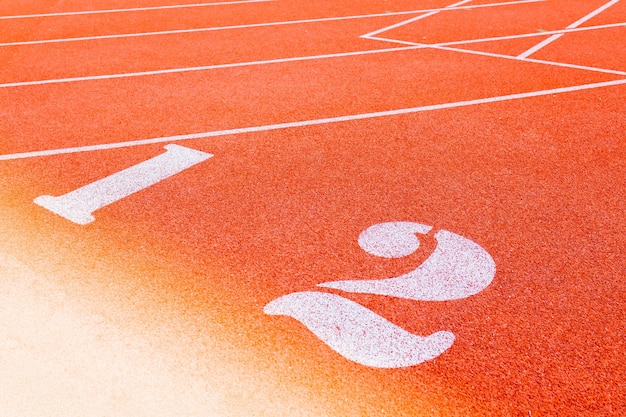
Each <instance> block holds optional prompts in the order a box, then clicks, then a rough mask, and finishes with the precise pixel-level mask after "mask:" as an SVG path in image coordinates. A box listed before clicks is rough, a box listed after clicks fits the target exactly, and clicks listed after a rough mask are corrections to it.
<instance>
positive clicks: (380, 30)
mask: <svg viewBox="0 0 626 417" xmlns="http://www.w3.org/2000/svg"><path fill="white" fill-rule="evenodd" d="M470 1H472V0H462V1H460V2H458V3H454V4H451V5H449V6H446V9H450V8H453V7H457V6H462V5H463V4H465V3H469V2H470ZM438 13H439V11H436V12H429V13H426V14H423V15H420V16H415V17H413V18H411V19H408V20H404V21H402V22H399V23H396V24H394V25H391V26H387V27H384V28H382V29H378V30H375V31H373V32H370V33H366V34H365V35H362V36H361V37H362V38H366V39H367V38H369V37H371V36H376V35H378V34H380V33H383V32H387V31H389V30H392V29H396V28H399V27H402V26H405V25H408V24H409V23H413V22H417V21H418V20H422V19H425V18H427V17H430V16H434V15H436V14H438Z"/></svg>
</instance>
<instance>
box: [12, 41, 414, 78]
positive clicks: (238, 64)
mask: <svg viewBox="0 0 626 417" xmlns="http://www.w3.org/2000/svg"><path fill="white" fill-rule="evenodd" d="M422 48H424V47H423V46H409V47H406V48H385V49H370V50H367V51H355V52H341V53H337V54H324V55H309V56H301V57H293V58H278V59H269V60H265V61H250V62H235V63H229V64H216V65H205V66H201V67H186V68H172V69H165V70H154V71H142V72H129V73H123V74H107V75H91V76H86V77H73V78H59V79H50V80H37V81H20V82H14V83H6V84H0V88H14V87H26V86H33V85H45V84H62V83H72V82H79V81H96V80H111V79H117V78H130V77H143V76H148V75H163V74H177V73H182V72H192V71H208V70H215V69H223V68H236V67H247V66H254V65H268V64H281V63H285V62H298V61H310V60H316V59H330V58H341V57H350V56H359V55H370V54H382V53H387V52H396V51H409V50H413V49H422Z"/></svg>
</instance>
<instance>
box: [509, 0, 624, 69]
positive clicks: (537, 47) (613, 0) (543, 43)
mask: <svg viewBox="0 0 626 417" xmlns="http://www.w3.org/2000/svg"><path fill="white" fill-rule="evenodd" d="M618 2H619V0H611V1H610V2H608V3H606V4H605V5H603V6H602V7H599V8H598V9H596V10H594V11H593V12H591V13H589V14H588V15H586V16H584V17H582V18H581V19H579V20H577V21H576V22H574V23H572V24H571V25H569V26H568V27H567V29H573V28H577V27H578V26H580V25H582V24H583V23H585V22H586V21H588V20H590V19H592V18H593V17H595V16H597V15H598V14H600V13H602V12H603V11H605V10H606V9H608V8H609V7H611V6H613V5H614V4H616V3H618ZM561 36H563V34H562V33H559V34H556V35H552V36H550V37H549V38H547V39H544V40H543V41H541V42H539V43H538V44H537V45H535V46H533V47H532V48H530V49H528V50H527V51H525V52H522V53H521V54H519V55H518V56H517V57H518V58H528V57H529V56H531V55H532V54H534V53H535V52H537V51H539V50H540V49H542V48H544V47H545V46H547V45H549V44H551V43H552V42H554V41H555V40H557V39H559V38H560V37H561Z"/></svg>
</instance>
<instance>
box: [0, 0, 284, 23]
mask: <svg viewBox="0 0 626 417" xmlns="http://www.w3.org/2000/svg"><path fill="white" fill-rule="evenodd" d="M269 1H274V0H236V1H221V2H214V3H193V4H176V5H169V6H151V7H131V8H127V9H107V10H85V11H80V12H57V13H38V14H22V15H13V16H10V15H9V16H0V20H8V19H32V18H41V17H60V16H79V15H88V14H104V13H127V12H146V11H151V10H168V9H185V8H192V7H210V6H225V5H230V4H245V3H264V2H269Z"/></svg>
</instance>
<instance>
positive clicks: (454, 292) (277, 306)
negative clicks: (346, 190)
mask: <svg viewBox="0 0 626 417" xmlns="http://www.w3.org/2000/svg"><path fill="white" fill-rule="evenodd" d="M430 230H431V227H430V226H426V225H423V224H419V223H410V222H390V223H381V224H377V225H374V226H371V227H369V228H368V229H366V230H365V231H364V232H363V233H361V235H360V237H359V240H358V242H359V245H360V246H361V248H362V249H363V250H365V251H366V252H368V253H370V254H372V255H376V256H381V257H386V258H398V257H403V256H407V255H409V254H411V253H412V252H414V251H415V250H417V248H418V247H419V239H418V238H417V236H416V233H418V234H426V233H428V232H429V231H430ZM435 239H436V240H437V247H436V249H435V250H434V251H433V253H432V254H431V255H430V256H429V257H428V259H426V261H424V263H422V264H421V265H420V266H419V267H417V268H416V269H414V270H413V271H411V272H409V273H407V274H404V275H402V276H399V277H393V278H387V279H378V280H354V281H334V282H326V283H322V284H319V285H318V286H319V287H325V288H332V289H335V290H340V291H344V292H350V293H361V294H378V295H386V296H391V297H398V298H405V299H409V300H417V301H448V300H457V299H461V298H466V297H469V296H471V295H474V294H476V293H478V292H480V291H482V290H483V289H485V288H486V287H487V286H488V285H489V284H490V283H491V281H492V280H493V277H494V276H495V272H496V266H495V263H494V261H493V259H492V258H491V256H490V255H489V253H487V251H485V250H484V249H483V248H482V247H480V246H479V245H478V244H476V243H474V242H472V241H471V240H469V239H466V238H464V237H462V236H459V235H457V234H455V233H452V232H448V231H446V230H439V231H438V232H437V233H436V234H435ZM264 311H265V313H266V314H271V315H284V316H290V317H292V318H294V319H296V320H298V321H299V322H300V323H302V324H303V325H304V326H306V327H307V328H308V329H309V330H310V331H311V332H313V334H315V335H316V336H317V337H318V338H319V339H320V340H322V341H323V342H324V343H325V344H326V345H328V346H329V347H330V348H331V349H333V350H334V351H336V352H337V353H339V354H340V355H342V356H343V357H345V358H347V359H349V360H351V361H354V362H357V363H359V364H362V365H366V366H371V367H376V368H400V367H406V366H413V365H417V364H419V363H422V362H425V361H428V360H431V359H434V358H436V357H437V356H439V355H441V354H442V353H443V352H444V351H446V350H447V349H448V348H450V347H451V346H452V344H453V342H454V334H453V333H452V332H450V331H446V330H442V331H438V332H436V333H433V334H431V335H429V336H418V335H414V334H412V333H410V332H408V331H406V330H405V329H403V328H401V327H400V326H398V325H396V324H394V323H392V322H390V321H388V320H387V319H385V318H384V317H382V316H380V315H379V314H377V313H375V312H373V311H371V310H370V309H368V308H366V307H364V306H362V305H360V304H358V303H356V302H354V301H351V300H348V299H346V298H344V297H341V296H339V295H335V294H330V293H323V292H315V291H307V292H297V293H292V294H288V295H285V296H282V297H280V298H278V299H276V300H274V301H272V302H270V303H269V304H268V305H266V306H265V309H264Z"/></svg>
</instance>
